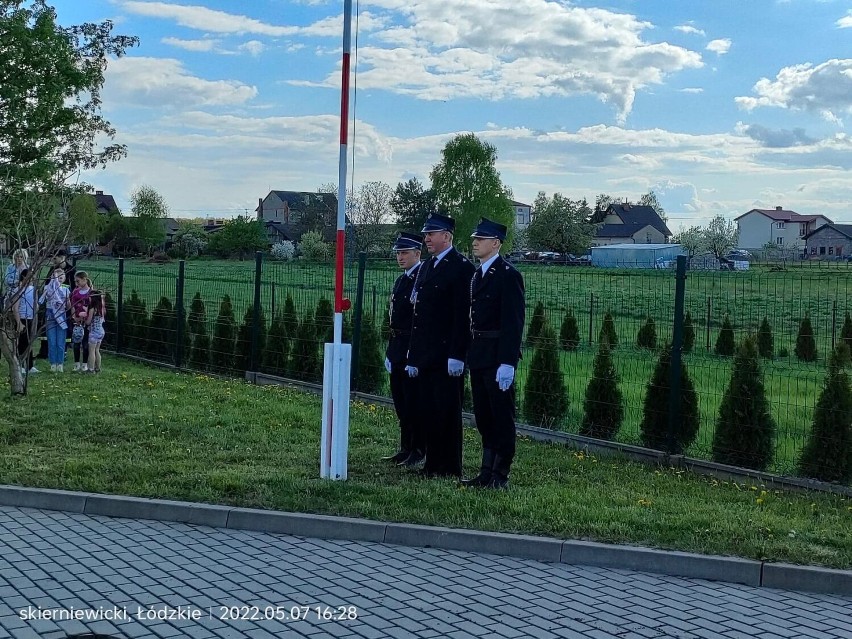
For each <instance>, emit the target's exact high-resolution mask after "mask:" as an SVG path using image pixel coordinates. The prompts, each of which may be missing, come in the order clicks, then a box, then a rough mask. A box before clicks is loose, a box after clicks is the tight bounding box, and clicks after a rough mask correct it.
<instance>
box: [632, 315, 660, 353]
mask: <svg viewBox="0 0 852 639" xmlns="http://www.w3.org/2000/svg"><path fill="white" fill-rule="evenodd" d="M636 345H637V346H638V347H639V348H648V349H650V350H654V349H655V348H657V325H656V323H655V322H654V320H653V318H651V317H649V318H648V319H647V320H645V323H644V324H642V327H641V328H640V329H639V333H638V334H637V335H636Z"/></svg>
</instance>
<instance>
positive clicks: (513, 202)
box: [512, 200, 532, 209]
mask: <svg viewBox="0 0 852 639" xmlns="http://www.w3.org/2000/svg"><path fill="white" fill-rule="evenodd" d="M512 206H514V207H518V206H525V207H527V208H528V209H531V208H532V207H531V206H530V205H529V204H524V203H523V202H515V200H512Z"/></svg>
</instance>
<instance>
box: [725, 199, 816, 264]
mask: <svg viewBox="0 0 852 639" xmlns="http://www.w3.org/2000/svg"><path fill="white" fill-rule="evenodd" d="M734 221H735V222H736V223H737V227H738V228H739V231H740V236H739V241H738V242H737V246H738V247H740V248H743V249H750V250H752V249H762V248H764V247H765V246H766V245H767V244H774V245H775V246H777V247H778V248H779V249H781V250H785V251H795V252H797V253H802V252H803V251H804V250H805V236H806V235H807V234H808V233H811V232H812V231H815V230H816V229H818V228H819V227H821V226H824V225H826V224H831V223H832V221H831V220H830V219H828V218H827V217H826V216H824V215H801V214H799V213H796V212H795V211H788V210H786V209H785V208H784V207H782V206H776V207H775V208H774V209H752V210H751V211H748V212H747V213H743V214H742V215H740V216H739V217H736V218H734Z"/></svg>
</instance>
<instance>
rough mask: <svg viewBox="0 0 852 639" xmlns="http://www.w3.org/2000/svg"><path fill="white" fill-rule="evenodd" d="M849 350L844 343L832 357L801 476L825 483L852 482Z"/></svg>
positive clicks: (851, 405)
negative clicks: (847, 368) (851, 480)
mask: <svg viewBox="0 0 852 639" xmlns="http://www.w3.org/2000/svg"><path fill="white" fill-rule="evenodd" d="M848 365H849V347H848V346H847V345H846V344H845V343H844V342H841V343H840V344H838V345H837V348H835V349H834V352H833V353H832V354H831V359H830V361H829V365H828V375H827V376H826V378H825V383H824V385H823V388H822V392H821V393H820V396H819V399H818V400H817V404H816V409H815V410H814V421H813V426H812V428H811V434H810V437H809V438H808V442H807V444H806V445H805V449H804V450H803V451H802V459H801V461H800V462H799V473H800V474H802V475H804V476H805V477H815V478H817V479H821V480H823V481H834V482H841V483H843V482H845V483H848V482H849V480H850V479H852V388H850V385H849V375H848V374H847V373H846V366H848Z"/></svg>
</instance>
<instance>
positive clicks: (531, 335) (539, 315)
mask: <svg viewBox="0 0 852 639" xmlns="http://www.w3.org/2000/svg"><path fill="white" fill-rule="evenodd" d="M546 321H547V320H546V318H545V316H544V302H541V301H538V302H536V303H535V308H534V309H533V314H532V319H531V320H530V327H529V330H528V331H527V344H529V345H530V346H535V344H536V340H538V338H539V336H540V335H541V329H542V327H543V326H544V323H545V322H546Z"/></svg>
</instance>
